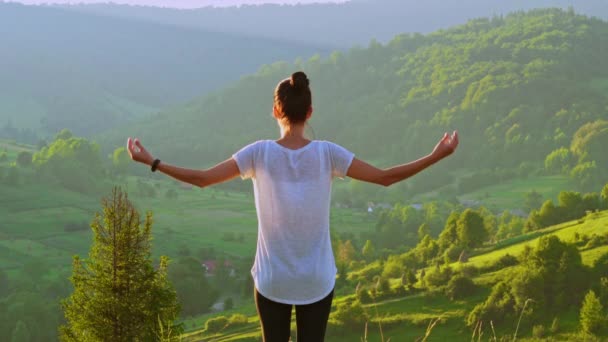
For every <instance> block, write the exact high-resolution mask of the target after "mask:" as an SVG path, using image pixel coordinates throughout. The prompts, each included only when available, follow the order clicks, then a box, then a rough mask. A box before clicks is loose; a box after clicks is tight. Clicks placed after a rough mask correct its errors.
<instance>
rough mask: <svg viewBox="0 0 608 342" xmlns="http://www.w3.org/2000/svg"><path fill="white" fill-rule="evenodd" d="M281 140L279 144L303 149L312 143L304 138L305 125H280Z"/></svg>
mask: <svg viewBox="0 0 608 342" xmlns="http://www.w3.org/2000/svg"><path fill="white" fill-rule="evenodd" d="M280 128H281V138H279V139H278V140H277V142H280V143H282V144H283V145H287V146H288V147H301V146H303V145H306V144H307V143H308V142H310V140H309V139H306V137H305V136H304V128H305V125H304V124H301V125H280Z"/></svg>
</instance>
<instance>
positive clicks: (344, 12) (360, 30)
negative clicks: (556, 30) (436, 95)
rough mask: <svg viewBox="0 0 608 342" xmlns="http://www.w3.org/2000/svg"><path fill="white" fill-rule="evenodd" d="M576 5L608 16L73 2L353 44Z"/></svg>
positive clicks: (518, 1) (371, 1) (383, 4)
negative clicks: (569, 11)
mask: <svg viewBox="0 0 608 342" xmlns="http://www.w3.org/2000/svg"><path fill="white" fill-rule="evenodd" d="M570 6H572V7H573V8H574V10H575V11H577V12H578V13H582V14H586V15H591V16H598V17H600V18H604V19H608V2H607V1H606V0H533V1H530V0H508V1H505V0H426V1H418V0H352V1H349V2H346V3H342V4H328V3H325V4H307V5H296V6H293V5H273V4H268V5H247V6H241V7H239V8H236V7H232V8H203V9H196V10H177V9H166V8H157V7H143V6H126V5H122V6H121V5H108V4H100V5H82V6H69V7H68V8H70V9H74V10H79V11H86V12H93V13H98V14H104V15H109V16H118V17H127V18H137V19H140V20H145V21H153V22H161V23H165V24H170V25H175V26H180V27H190V28H199V29H205V30H214V31H222V32H232V33H239V34H248V35H251V36H255V37H268V38H275V39H286V40H289V41H293V42H306V43H314V44H323V45H327V46H339V47H343V48H350V47H352V46H354V45H363V46H367V45H368V44H369V42H370V41H371V40H372V39H376V40H378V41H380V42H387V41H389V40H390V39H392V38H393V37H394V36H395V35H397V34H400V33H406V32H411V33H413V32H420V33H428V32H433V31H436V30H439V29H445V28H448V27H451V26H454V25H458V24H461V23H463V22H465V21H467V20H469V19H474V18H478V17H490V16H492V15H501V14H506V13H509V12H513V11H517V10H529V9H532V8H546V7H560V8H563V9H567V8H568V7H570Z"/></svg>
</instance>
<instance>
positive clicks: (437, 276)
mask: <svg viewBox="0 0 608 342" xmlns="http://www.w3.org/2000/svg"><path fill="white" fill-rule="evenodd" d="M453 273H454V272H453V271H452V268H451V267H450V266H442V267H439V265H437V267H435V268H433V269H432V270H430V271H428V272H427V273H426V275H425V276H424V283H425V284H426V285H427V286H442V285H445V284H447V283H448V281H449V280H450V278H451V277H452V274H453Z"/></svg>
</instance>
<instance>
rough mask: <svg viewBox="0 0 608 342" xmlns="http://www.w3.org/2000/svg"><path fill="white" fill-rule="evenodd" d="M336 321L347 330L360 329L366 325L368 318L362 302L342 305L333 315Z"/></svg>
mask: <svg viewBox="0 0 608 342" xmlns="http://www.w3.org/2000/svg"><path fill="white" fill-rule="evenodd" d="M332 316H333V318H334V319H335V320H337V321H339V322H340V323H342V324H343V325H344V327H345V328H354V329H357V328H360V327H362V326H363V325H364V324H365V321H367V319H368V317H367V314H366V313H365V311H364V310H363V306H362V305H361V302H359V301H354V302H352V303H342V304H339V305H338V307H337V308H336V311H334V312H333V313H332Z"/></svg>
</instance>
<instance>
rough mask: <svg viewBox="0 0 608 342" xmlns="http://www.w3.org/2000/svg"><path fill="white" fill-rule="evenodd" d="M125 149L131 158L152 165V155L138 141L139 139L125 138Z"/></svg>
mask: <svg viewBox="0 0 608 342" xmlns="http://www.w3.org/2000/svg"><path fill="white" fill-rule="evenodd" d="M127 151H128V152H129V156H130V157H131V159H133V160H135V161H136V162H140V163H143V164H146V165H152V162H153V161H154V157H152V155H151V154H150V152H148V151H147V150H146V149H145V148H144V146H143V145H142V144H141V143H140V142H139V139H134V140H133V139H131V137H129V139H127Z"/></svg>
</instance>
